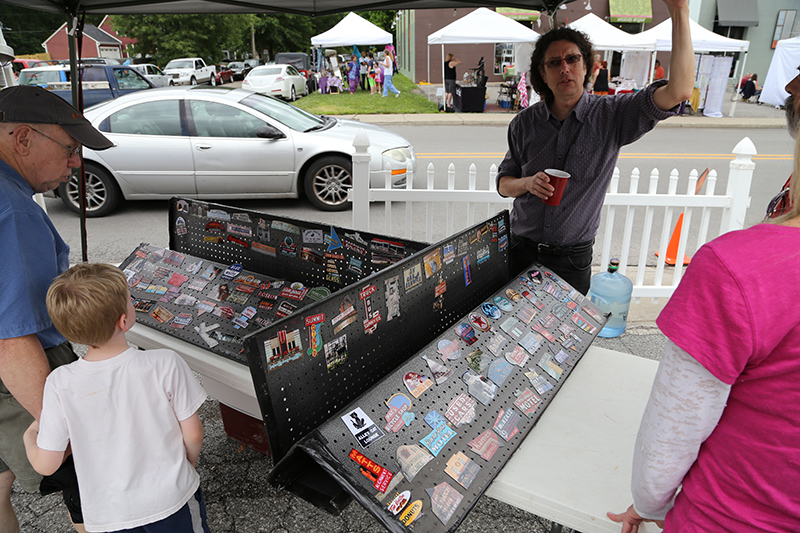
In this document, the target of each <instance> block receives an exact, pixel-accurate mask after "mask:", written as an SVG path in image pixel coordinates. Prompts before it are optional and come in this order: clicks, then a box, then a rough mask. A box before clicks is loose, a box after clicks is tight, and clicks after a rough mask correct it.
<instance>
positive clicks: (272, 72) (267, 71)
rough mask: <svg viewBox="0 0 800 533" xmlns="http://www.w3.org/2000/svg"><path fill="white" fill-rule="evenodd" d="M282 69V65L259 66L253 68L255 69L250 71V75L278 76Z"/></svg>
mask: <svg viewBox="0 0 800 533" xmlns="http://www.w3.org/2000/svg"><path fill="white" fill-rule="evenodd" d="M281 70H282V69H281V68H280V67H272V68H264V69H261V68H257V69H253V71H252V72H250V75H251V76H253V77H254V78H256V77H258V76H277V75H278V74H280V73H281Z"/></svg>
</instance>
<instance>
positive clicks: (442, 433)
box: [420, 423, 456, 457]
mask: <svg viewBox="0 0 800 533" xmlns="http://www.w3.org/2000/svg"><path fill="white" fill-rule="evenodd" d="M455 436H456V432H455V430H453V428H451V427H450V426H448V425H447V424H446V423H441V424H439V427H437V428H436V429H434V430H433V431H431V432H430V433H428V434H427V435H426V436H425V437H423V438H422V440H421V441H420V442H422V445H423V446H425V447H426V448H428V450H430V452H431V453H432V454H433V456H434V457H436V456H438V455H439V452H440V451H442V448H444V447H445V446H447V443H448V442H450V440H451V439H452V438H453V437H455Z"/></svg>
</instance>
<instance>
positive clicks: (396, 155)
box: [383, 148, 411, 163]
mask: <svg viewBox="0 0 800 533" xmlns="http://www.w3.org/2000/svg"><path fill="white" fill-rule="evenodd" d="M383 155H384V156H385V157H389V158H391V159H394V160H395V161H397V162H398V163H405V162H406V161H408V160H409V159H411V150H409V149H408V148H392V149H391V150H386V151H385V152H383Z"/></svg>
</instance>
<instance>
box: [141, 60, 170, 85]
mask: <svg viewBox="0 0 800 533" xmlns="http://www.w3.org/2000/svg"><path fill="white" fill-rule="evenodd" d="M131 67H132V68H134V69H136V71H137V72H138V73H139V74H141V75H142V76H144V77H145V78H147V79H148V80H150V82H151V83H152V84H153V85H155V86H156V87H169V86H170V85H173V83H172V78H171V77H169V76H167V75H166V74H164V72H163V71H162V70H161V69H160V68H158V67H157V66H155V65H152V64H150V63H142V64H141V65H131Z"/></svg>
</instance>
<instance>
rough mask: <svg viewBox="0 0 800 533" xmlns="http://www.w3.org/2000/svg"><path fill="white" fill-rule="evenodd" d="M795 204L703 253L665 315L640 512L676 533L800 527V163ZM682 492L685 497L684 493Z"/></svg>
mask: <svg viewBox="0 0 800 533" xmlns="http://www.w3.org/2000/svg"><path fill="white" fill-rule="evenodd" d="M795 150H796V152H795V154H796V155H795V170H794V174H793V177H792V187H791V191H792V195H793V198H792V200H793V202H792V208H791V209H790V210H789V211H788V212H787V213H786V214H784V215H783V216H782V217H780V218H778V219H775V220H774V221H773V223H768V224H758V225H756V226H753V227H751V228H748V229H745V230H740V231H732V232H729V233H726V234H725V235H722V236H721V237H719V238H717V239H715V240H713V241H711V242H709V243H708V244H706V245H705V246H703V247H702V248H701V249H700V250H698V252H697V254H696V255H695V256H694V258H693V259H692V263H691V265H690V266H689V267H688V269H687V270H686V274H685V276H684V277H683V279H682V280H681V283H680V285H679V286H678V288H677V289H676V291H675V294H674V295H673V296H672V298H670V300H669V302H668V303H667V306H666V307H665V309H664V311H663V312H662V313H661V315H660V316H659V317H658V321H657V323H658V326H659V327H660V328H661V330H662V331H663V332H664V334H665V335H666V336H667V337H668V339H669V342H668V344H667V347H666V348H665V349H664V353H663V355H662V356H661V362H660V365H659V369H658V372H657V374H656V378H655V383H654V384H653V389H652V391H651V393H650V400H649V402H648V404H647V408H646V409H645V413H644V416H643V417H642V423H641V426H640V428H639V434H638V436H637V438H636V448H635V451H634V464H633V479H632V483H631V488H632V491H633V502H634V503H633V505H631V507H629V508H628V510H627V511H626V512H624V513H622V514H613V513H608V516H609V518H610V519H612V520H614V521H616V522H622V524H623V526H622V531H623V532H624V533H629V532H633V533H635V532H636V531H637V530H638V527H639V524H640V523H641V522H642V521H656V522H661V521H663V522H664V531H665V532H680V533H684V532H691V531H731V532H736V533H740V532H767V531H770V532H777V531H782V532H789V531H792V532H797V531H800V304H798V302H800V179H799V177H800V159H798V156H797V153H798V150H800V145H798V146H797V147H796V148H795ZM679 487H681V490H680V492H678V488H679Z"/></svg>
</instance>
